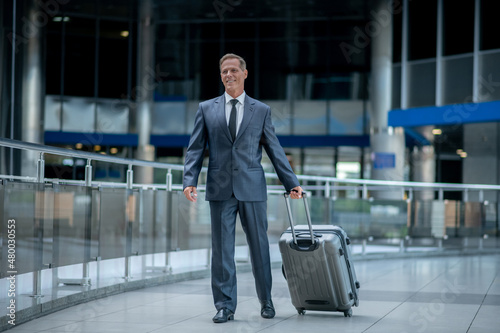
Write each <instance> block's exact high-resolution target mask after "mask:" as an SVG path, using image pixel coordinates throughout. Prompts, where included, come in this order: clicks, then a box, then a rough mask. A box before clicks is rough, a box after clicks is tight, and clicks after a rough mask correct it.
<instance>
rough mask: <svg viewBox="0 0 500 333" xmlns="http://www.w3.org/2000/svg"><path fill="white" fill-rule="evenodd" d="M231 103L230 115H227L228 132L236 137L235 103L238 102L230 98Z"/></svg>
mask: <svg viewBox="0 0 500 333" xmlns="http://www.w3.org/2000/svg"><path fill="white" fill-rule="evenodd" d="M230 102H231V104H232V105H233V107H232V108H231V116H230V117H229V133H231V137H232V138H233V141H234V139H235V138H236V103H238V100H237V99H232V100H231V101H230Z"/></svg>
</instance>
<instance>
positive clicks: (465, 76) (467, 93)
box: [443, 56, 472, 104]
mask: <svg viewBox="0 0 500 333" xmlns="http://www.w3.org/2000/svg"><path fill="white" fill-rule="evenodd" d="M443 73H444V89H443V103H444V104H455V103H470V102H472V56H470V57H465V58H455V59H446V60H445V61H443Z"/></svg>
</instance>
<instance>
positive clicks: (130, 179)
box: [123, 164, 134, 281]
mask: <svg viewBox="0 0 500 333" xmlns="http://www.w3.org/2000/svg"><path fill="white" fill-rule="evenodd" d="M133 187H134V171H133V170H132V164H129V166H128V170H127V201H128V198H129V197H130V196H132V195H133V193H132V189H133ZM128 204H129V203H128V202H127V205H128ZM130 219H131V216H126V221H125V223H126V224H127V225H126V228H125V230H126V234H125V243H126V245H125V276H124V277H123V278H124V279H125V281H128V280H130V279H132V276H131V274H130V270H131V263H132V259H131V258H130V256H131V255H132V222H131V221H130Z"/></svg>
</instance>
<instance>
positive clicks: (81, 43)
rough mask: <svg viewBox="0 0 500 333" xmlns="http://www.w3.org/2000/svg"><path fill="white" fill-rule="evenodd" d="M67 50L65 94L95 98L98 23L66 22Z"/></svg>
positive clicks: (89, 20) (81, 20)
mask: <svg viewBox="0 0 500 333" xmlns="http://www.w3.org/2000/svg"><path fill="white" fill-rule="evenodd" d="M65 48H66V49H65V61H64V94H65V95H69V96H88V97H93V96H94V95H95V92H94V90H95V89H94V88H95V80H94V78H95V56H96V54H95V53H96V52H95V49H96V21H95V20H93V19H83V18H73V17H72V18H71V19H70V21H69V22H66V36H65ZM47 75H50V73H47Z"/></svg>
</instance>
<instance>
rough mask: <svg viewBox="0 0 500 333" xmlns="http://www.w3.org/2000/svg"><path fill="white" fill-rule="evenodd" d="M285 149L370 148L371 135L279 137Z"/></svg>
mask: <svg viewBox="0 0 500 333" xmlns="http://www.w3.org/2000/svg"><path fill="white" fill-rule="evenodd" d="M278 139H279V140H280V143H281V145H282V146H283V147H338V146H354V147H369V146H370V136H369V135H286V136H285V135H282V136H278Z"/></svg>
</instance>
